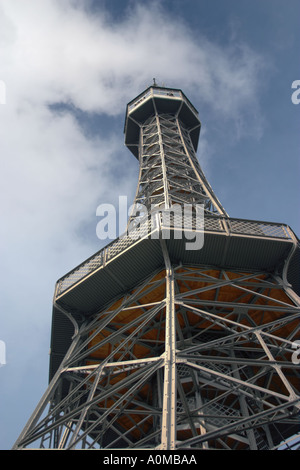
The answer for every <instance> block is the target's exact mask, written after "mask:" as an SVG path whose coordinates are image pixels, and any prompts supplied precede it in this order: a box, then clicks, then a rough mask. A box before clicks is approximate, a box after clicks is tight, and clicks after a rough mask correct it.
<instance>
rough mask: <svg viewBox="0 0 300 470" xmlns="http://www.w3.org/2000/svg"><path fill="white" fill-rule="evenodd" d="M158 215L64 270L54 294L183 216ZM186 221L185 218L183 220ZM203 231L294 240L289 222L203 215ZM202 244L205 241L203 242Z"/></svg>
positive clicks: (175, 224)
mask: <svg viewBox="0 0 300 470" xmlns="http://www.w3.org/2000/svg"><path fill="white" fill-rule="evenodd" d="M158 214H159V218H155V217H152V218H150V217H145V218H144V219H142V220H141V221H140V223H139V224H138V225H137V226H136V227H134V228H133V229H131V230H130V231H129V232H128V233H125V234H123V235H121V236H120V237H119V238H117V239H116V240H114V241H112V242H111V243H109V244H108V245H106V246H105V247H104V248H103V249H101V250H100V251H98V252H97V253H96V254H94V255H93V256H91V257H90V258H88V259H87V260H86V261H84V262H83V263H81V264H80V265H79V266H77V267H76V268H75V269H73V270H72V271H70V272H69V273H67V274H66V275H65V276H63V277H62V278H61V279H59V280H58V281H57V284H56V292H55V298H58V297H59V296H60V295H61V294H62V293H64V292H65V291H66V290H67V289H69V288H70V287H72V286H74V285H75V284H76V283H77V282H79V281H81V280H82V279H84V277H85V276H87V275H89V274H91V273H92V272H93V271H95V270H97V269H98V268H100V267H104V266H105V264H106V263H107V262H108V261H110V260H112V259H113V258H115V257H117V256H118V255H119V254H120V253H121V252H123V251H124V250H126V249H127V248H129V247H130V246H132V245H133V244H135V243H136V242H137V241H139V240H141V239H145V238H158V232H159V228H161V229H165V228H167V229H171V230H172V229H182V219H181V217H177V215H176V214H175V215H174V217H173V219H172V222H171V224H170V226H169V227H166V226H164V225H163V219H162V211H160V212H159V213H158ZM191 222H192V225H190V227H191V228H192V229H193V230H195V231H197V229H196V227H195V221H193V220H192V221H191ZM185 223H186V220H185ZM203 230H204V234H205V233H216V234H220V235H222V234H223V235H227V236H242V237H251V238H253V237H254V238H260V239H272V240H281V241H290V242H294V243H295V240H296V237H295V234H294V232H293V231H292V230H291V228H290V227H289V226H288V225H284V224H279V223H273V222H260V221H253V220H244V219H232V218H227V217H219V216H213V215H211V216H210V215H206V216H205V217H204V229H203V228H202V231H203ZM204 246H205V245H204Z"/></svg>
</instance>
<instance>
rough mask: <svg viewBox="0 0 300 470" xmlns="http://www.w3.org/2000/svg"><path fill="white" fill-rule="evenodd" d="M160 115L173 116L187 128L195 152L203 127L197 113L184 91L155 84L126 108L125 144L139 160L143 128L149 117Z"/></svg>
mask: <svg viewBox="0 0 300 470" xmlns="http://www.w3.org/2000/svg"><path fill="white" fill-rule="evenodd" d="M159 114H172V115H174V116H176V117H177V118H178V119H179V120H180V121H181V122H182V123H183V124H184V125H185V127H186V128H187V130H188V131H189V134H190V138H191V141H192V144H193V147H194V150H195V152H196V151H197V147H198V140H199V134H200V128H201V123H200V120H199V115H198V111H197V110H196V108H195V107H194V106H193V105H192V103H191V102H190V101H189V100H188V98H187V97H186V96H185V94H184V93H183V92H182V91H181V90H179V89H175V88H165V87H159V86H156V85H153V86H150V87H149V88H147V90H145V91H144V92H143V93H141V94H140V95H138V96H137V97H136V98H134V99H133V100H132V101H130V103H128V105H127V110H126V118H125V127H124V133H125V145H126V146H127V147H128V149H129V150H130V151H131V152H132V153H133V155H134V156H135V157H136V158H138V157H139V138H140V127H141V126H142V125H143V123H144V122H145V121H146V120H147V119H148V118H149V117H150V116H154V115H159Z"/></svg>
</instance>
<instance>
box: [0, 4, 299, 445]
mask: <svg viewBox="0 0 300 470" xmlns="http://www.w3.org/2000/svg"><path fill="white" fill-rule="evenodd" d="M299 26H300V2H299V0H251V1H249V0H226V1H223V0H165V1H164V0H161V1H150V0H149V1H145V0H143V1H142V0H140V1H131V0H107V1H104V0H81V1H80V0H0V83H1V88H0V92H1V93H2V95H1V96H2V100H1V96H0V102H1V104H0V156H1V157H0V158H1V171H0V179H1V182H0V191H1V229H0V230H1V232H0V233H1V245H0V250H1V296H0V340H1V341H3V342H4V343H5V345H6V364H5V365H3V366H2V367H1V368H0V384H1V386H0V448H1V449H10V448H11V446H12V445H13V443H14V442H15V440H16V439H17V437H18V435H19V433H20V432H21V430H22V428H23V426H24V425H25V424H26V421H27V419H28V418H29V417H30V415H31V413H32V411H33V409H34V408H35V406H36V405H37V403H38V401H39V399H40V397H41V395H42V393H43V392H44V391H45V389H46V387H47V381H48V361H49V356H48V353H49V344H50V333H51V314H52V312H51V309H52V307H51V305H52V297H53V292H54V286H55V282H56V280H57V279H58V278H60V277H61V276H62V275H64V274H65V273H66V272H68V271H69V270H70V269H72V268H73V267H75V266H76V265H77V264H79V263H80V262H81V261H83V260H84V259H86V258H87V257H89V256H90V255H92V254H93V253H94V252H96V251H97V250H99V249H100V248H101V247H102V246H104V245H105V244H106V243H107V241H102V240H99V239H98V238H97V236H96V225H97V222H98V220H97V216H96V209H97V207H98V205H100V204H102V203H113V204H117V202H118V196H119V195H126V196H128V201H129V204H131V202H132V201H133V197H134V194H135V190H136V184H137V177H138V165H137V161H136V160H135V159H134V157H133V156H132V155H131V154H130V152H129V151H128V150H127V149H126V147H125V146H124V136H123V125H124V115H125V108H126V104H127V103H128V102H129V101H130V100H131V99H133V98H134V97H135V96H136V95H138V94H139V93H141V92H142V91H143V90H144V89H145V88H147V87H148V86H150V85H151V84H152V83H153V78H154V77H155V78H156V81H157V82H158V83H159V84H161V85H165V86H168V87H174V88H181V89H182V90H183V91H184V93H185V94H186V95H187V96H188V98H189V99H190V100H191V101H192V103H193V104H194V105H195V107H196V108H197V109H198V111H199V114H200V119H201V121H202V130H201V137H200V144H199V149H198V157H199V160H200V163H201V165H202V167H203V169H204V171H205V173H206V176H207V178H208V180H209V181H210V183H211V185H212V187H213V189H214V191H215V193H216V194H217V196H218V198H219V199H220V200H221V202H222V204H223V206H224V207H225V209H226V211H227V212H228V213H229V215H230V216H232V217H237V218H245V219H254V220H265V221H273V222H282V223H285V224H288V225H290V226H291V227H292V229H293V230H294V231H295V232H296V234H297V235H298V236H299V233H300V221H299V144H300V142H299V124H300V105H296V104H293V102H292V100H291V96H292V93H293V91H294V90H293V89H292V83H293V82H294V81H295V80H300V70H299V44H300V27H299ZM3 89H4V91H5V103H4V99H3V97H4V93H3ZM1 90H2V91H1Z"/></svg>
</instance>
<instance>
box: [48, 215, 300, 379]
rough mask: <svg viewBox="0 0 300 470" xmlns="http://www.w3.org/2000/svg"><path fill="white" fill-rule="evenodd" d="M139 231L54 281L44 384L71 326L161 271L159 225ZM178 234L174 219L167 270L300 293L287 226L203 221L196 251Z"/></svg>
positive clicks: (295, 248)
mask: <svg viewBox="0 0 300 470" xmlns="http://www.w3.org/2000/svg"><path fill="white" fill-rule="evenodd" d="M143 229H144V233H146V235H144V236H142V237H140V236H138V234H137V233H135V234H134V233H133V232H131V233H130V235H126V236H121V237H119V238H118V239H116V240H115V241H113V242H112V243H110V244H109V245H107V246H106V247H105V248H103V249H102V250H100V251H99V252H97V253H96V254H95V255H93V256H92V257H91V258H89V259H87V260H86V261H85V262H83V263H82V264H80V265H79V266H78V267H76V268H75V269H73V270H72V271H71V272H69V273H68V274H66V275H65V276H64V277H62V278H61V279H59V280H58V281H57V284H56V289H55V294H54V306H53V317H52V336H51V354H50V379H51V378H52V377H53V375H54V374H55V372H56V370H57V369H58V367H59V365H60V363H61V361H62V359H63V358H64V356H65V354H66V351H67V350H68V348H69V346H70V344H71V339H72V336H73V335H74V325H75V323H77V322H81V321H82V319H84V318H86V317H88V316H91V315H93V314H95V313H96V312H99V311H101V310H102V309H103V308H104V307H106V306H107V305H109V304H110V303H111V302H114V301H116V300H117V299H118V298H120V297H121V296H122V295H124V294H125V293H126V292H128V291H130V289H133V288H134V287H135V286H137V285H138V284H139V283H140V282H142V281H143V280H144V279H146V278H147V277H148V276H149V275H150V274H151V273H154V272H156V271H157V272H159V271H160V270H161V269H163V267H164V256H163V252H162V249H161V244H160V240H159V236H160V235H161V236H163V234H164V233H165V231H166V230H169V229H168V227H164V226H163V223H162V219H160V220H157V224H156V226H154V227H153V226H152V228H151V229H150V230H148V219H147V220H144V221H143V222H141V224H140V226H139V229H135V230H140V232H139V233H141V232H143ZM180 232H182V226H181V220H180V221H179V220H176V217H174V220H173V223H172V227H171V228H170V231H169V232H168V233H169V235H170V236H169V237H167V238H166V239H165V244H166V247H167V249H168V253H169V257H170V261H171V263H172V264H173V265H178V266H180V265H185V266H187V265H190V266H205V267H211V268H212V269H218V268H222V269H227V270H235V271H239V270H240V271H241V272H247V271H249V272H251V271H252V272H253V271H255V270H259V271H263V272H265V273H273V274H278V275H279V276H280V277H282V279H283V281H284V282H285V284H286V285H287V286H288V285H290V286H291V287H292V289H293V291H294V292H296V294H297V295H299V294H300V280H299V273H298V269H297V266H299V254H300V247H299V241H298V239H297V237H296V236H295V234H294V232H293V231H292V230H291V228H290V227H288V226H287V225H283V224H276V223H269V222H260V221H251V220H243V219H232V218H225V217H216V216H206V217H205V220H204V244H203V247H202V248H201V249H199V250H187V249H186V241H187V240H186V239H185V236H184V234H183V232H182V238H179V237H178V233H180ZM193 232H194V230H193ZM176 233H177V235H176ZM185 233H186V232H185ZM189 240H190V239H189ZM64 313H67V316H66V315H65V314H64ZM68 318H69V319H68ZM73 319H74V320H75V322H74V325H73V324H72V323H73V321H72V320H73ZM75 328H76V327H75Z"/></svg>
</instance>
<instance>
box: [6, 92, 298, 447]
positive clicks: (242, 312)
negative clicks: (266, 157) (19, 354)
mask: <svg viewBox="0 0 300 470" xmlns="http://www.w3.org/2000/svg"><path fill="white" fill-rule="evenodd" d="M200 127H201V125H200V121H199V117H198V112H197V111H196V109H195V108H194V107H193V105H192V104H191V103H190V102H189V100H188V99H187V98H186V96H185V95H184V94H183V93H182V91H181V90H177V89H169V88H161V87H158V86H156V85H153V86H151V87H149V88H148V89H147V90H145V91H144V92H143V93H142V94H141V95H139V96H138V97H137V98H135V99H134V100H133V101H131V102H130V103H129V104H128V106H127V113H126V120H125V143H126V145H127V147H128V148H129V149H130V150H131V152H132V153H133V154H134V155H135V157H136V158H138V159H139V164H140V174H139V181H138V186H137V192H136V197H135V203H136V205H137V206H140V207H143V208H146V209H147V215H146V216H145V215H144V217H142V216H141V213H139V217H135V215H136V213H135V214H132V216H131V217H130V218H129V227H130V229H131V231H130V232H128V233H127V234H125V235H124V236H121V237H120V238H118V239H116V240H115V241H113V242H112V243H110V244H109V245H107V246H106V247H105V248H104V249H102V250H101V251H99V252H98V253H96V254H95V255H94V256H92V257H91V258H89V259H88V260H86V261H85V262H83V263H82V264H81V265H80V266H78V267H77V268H75V269H74V270H72V271H71V272H70V273H68V274H66V275H65V276H64V277H63V278H61V279H60V280H59V281H58V282H57V284H56V289H55V294H54V303H53V319H52V337H51V354H50V380H49V386H48V389H47V390H46V392H45V394H44V396H43V397H42V399H41V401H40V403H39V404H38V406H37V408H36V410H35V411H34V413H33V414H32V416H31V418H30V420H29V421H28V423H27V425H26V426H25V428H24V430H23V432H22V433H21V435H20V436H19V438H18V440H17V442H16V444H15V446H14V448H15V449H23V448H30V447H34V448H51V449H79V448H84V449H116V448H122V449H166V450H174V449H188V448H190V449H232V450H235V449H274V448H276V446H278V444H279V443H280V442H281V441H282V440H283V439H285V438H287V437H289V436H291V435H293V434H294V433H296V432H298V430H299V428H298V424H299V421H298V420H299V407H300V399H299V398H300V397H299V365H298V364H297V362H299V361H297V360H294V359H293V358H294V357H295V356H293V354H294V355H295V344H297V343H296V341H298V339H299V307H300V300H299V297H298V295H299V292H300V285H299V277H298V266H299V242H298V239H297V237H296V236H295V235H294V233H293V231H292V230H291V229H290V228H289V227H288V226H286V225H282V224H278V223H269V222H261V221H251V220H243V219H233V218H230V217H229V216H228V215H227V213H226V212H225V210H224V209H223V207H222V205H221V204H220V202H219V201H218V199H217V197H216V196H215V194H214V192H213V191H212V189H211V187H210V185H209V183H208V182H207V180H206V178H205V176H204V174H203V172H202V170H201V168H200V165H199V163H198V159H197V157H196V151H197V144H198V138H199V132H200ZM175 205H179V207H185V205H186V206H187V205H188V206H189V207H192V210H191V212H190V213H189V216H190V221H191V222H192V223H193V224H194V225H189V230H190V233H189V232H188V230H183V225H182V218H181V217H179V214H178V213H175V212H174V213H172V207H173V206H175ZM199 205H201V207H203V208H204V226H202V227H200V228H199V227H198V226H197V225H196V223H195V214H197V211H196V209H195V208H196V207H197V206H199ZM170 209H171V213H172V217H171V218H170V226H167V224H166V223H165V222H166V219H165V218H164V214H166V212H168V210H169V212H168V213H170ZM150 218H151V224H150ZM153 221H154V223H153ZM197 231H198V232H199V233H202V234H203V233H204V244H203V246H202V247H201V249H187V248H186V242H187V239H189V240H190V239H191V237H190V236H188V235H193V234H194V235H196V234H197V233H198V232H197ZM166 233H167V234H168V236H165V234H166ZM132 234H135V235H136V236H132Z"/></svg>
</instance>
